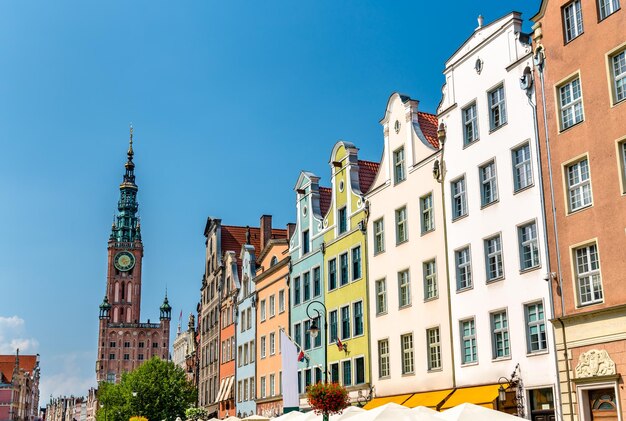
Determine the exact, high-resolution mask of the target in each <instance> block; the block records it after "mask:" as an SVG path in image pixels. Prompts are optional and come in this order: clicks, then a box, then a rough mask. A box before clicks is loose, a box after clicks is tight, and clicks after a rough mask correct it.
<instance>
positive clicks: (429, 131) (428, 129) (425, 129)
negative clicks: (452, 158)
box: [417, 111, 439, 149]
mask: <svg viewBox="0 0 626 421" xmlns="http://www.w3.org/2000/svg"><path fill="white" fill-rule="evenodd" d="M417 121H418V122H419V125H420V128H421V129H422V133H424V136H425V137H426V140H428V143H430V144H431V145H433V146H434V147H435V148H437V149H439V140H438V139H437V127H438V122H437V116H436V115H434V114H429V113H423V112H421V111H420V112H418V113H417Z"/></svg>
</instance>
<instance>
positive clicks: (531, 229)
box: [517, 222, 539, 270]
mask: <svg viewBox="0 0 626 421" xmlns="http://www.w3.org/2000/svg"><path fill="white" fill-rule="evenodd" d="M517 238H518V240H517V241H518V244H519V260H520V270H527V269H531V268H535V267H538V266H539V245H538V243H537V223H536V222H531V223H530V224H526V225H522V226H520V227H518V228H517Z"/></svg>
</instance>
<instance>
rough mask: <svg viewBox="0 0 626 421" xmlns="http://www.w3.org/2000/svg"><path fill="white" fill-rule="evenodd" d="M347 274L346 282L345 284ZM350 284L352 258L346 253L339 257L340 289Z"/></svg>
mask: <svg viewBox="0 0 626 421" xmlns="http://www.w3.org/2000/svg"><path fill="white" fill-rule="evenodd" d="M344 257H345V272H344ZM344 273H345V282H344ZM349 283H350V256H349V253H348V252H347V251H346V252H344V253H341V254H340V255H339V288H341V287H343V286H346V285H348V284H349Z"/></svg>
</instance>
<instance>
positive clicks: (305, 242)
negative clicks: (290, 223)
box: [302, 230, 310, 254]
mask: <svg viewBox="0 0 626 421" xmlns="http://www.w3.org/2000/svg"><path fill="white" fill-rule="evenodd" d="M309 251H310V244H309V230H304V231H302V254H307V253H308V252H309Z"/></svg>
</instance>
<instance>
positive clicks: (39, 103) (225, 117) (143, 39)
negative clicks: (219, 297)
mask: <svg viewBox="0 0 626 421" xmlns="http://www.w3.org/2000/svg"><path fill="white" fill-rule="evenodd" d="M443 5H444V3H441V2H425V1H415V0H413V1H356V0H353V1H349V0H346V1H336V0H310V1H309V0H304V1H298V2H295V1H286V0H285V1H273V0H268V1H262V2H258V1H257V2H252V1H226V2H217V1H209V0H187V1H182V2H174V1H170V2H165V1H155V0H145V1H142V0H135V1H128V0H109V1H106V2H86V1H80V0H75V1H66V0H55V1H30V0H23V1H13V2H3V3H2V4H0V39H1V40H2V42H1V43H0V57H1V59H0V60H1V63H2V65H1V66H0V81H1V83H0V221H2V222H1V223H0V353H7V352H12V351H11V350H12V349H13V348H14V347H15V346H16V345H19V346H20V347H21V348H22V349H23V352H26V353H35V352H38V353H40V354H41V365H42V387H41V389H42V390H41V396H42V399H41V401H40V405H45V403H46V402H47V400H48V398H49V395H50V394H53V395H55V396H56V395H58V394H74V395H81V394H84V393H85V392H86V389H87V387H89V386H90V385H94V383H95V372H94V367H95V359H96V346H97V326H98V317H97V316H98V305H99V304H100V302H101V300H102V296H103V294H104V288H105V274H106V242H107V239H108V234H109V229H110V225H111V221H112V215H113V212H114V211H115V207H116V202H117V198H118V194H119V190H118V185H119V183H120V181H121V176H122V170H123V164H124V161H125V151H126V148H127V141H128V125H129V123H130V122H133V124H134V126H135V140H136V142H135V157H136V159H135V162H136V165H137V168H136V173H137V184H138V185H139V202H140V209H141V218H142V234H143V240H144V246H145V258H144V269H143V270H144V272H143V301H142V310H143V314H142V319H143V320H146V319H148V318H151V319H152V320H156V319H157V318H158V307H159V305H160V303H161V301H162V299H163V295H164V291H165V288H166V286H167V288H168V293H169V298H170V302H171V303H172V305H173V311H172V314H173V315H174V319H175V320H172V322H173V325H174V326H175V325H176V324H177V318H178V314H179V313H180V310H181V309H182V310H183V312H184V314H185V317H184V319H185V320H186V317H187V315H188V314H189V312H191V311H195V305H196V302H197V301H198V299H199V287H200V282H201V278H202V274H203V256H204V238H203V236H202V231H203V228H204V224H205V221H206V217H207V216H209V215H211V216H215V217H220V218H222V220H223V222H224V223H227V224H238V225H254V224H257V223H258V220H259V216H260V215H261V214H264V213H267V214H272V215H274V221H275V224H276V225H278V226H284V225H285V224H286V223H287V222H290V221H292V220H293V219H294V215H293V210H294V193H293V185H294V183H295V181H296V179H297V177H298V174H299V172H300V170H303V169H306V170H310V171H313V172H315V173H317V174H318V175H320V176H321V177H322V183H325V181H326V180H327V179H328V176H327V174H328V172H329V168H328V157H329V154H330V150H331V148H332V145H333V144H334V143H335V142H336V141H337V140H339V139H345V140H350V141H352V142H354V143H355V144H356V145H357V146H358V147H360V148H361V151H360V157H362V158H364V159H370V160H377V159H378V158H379V157H380V154H381V151H382V145H381V143H382V130H381V127H380V125H379V124H378V121H379V119H380V118H381V117H382V115H383V113H384V109H385V105H386V101H387V98H388V97H389V95H390V94H391V93H393V92H394V91H401V92H403V93H406V94H409V95H410V96H412V97H413V98H416V99H418V100H420V109H421V110H423V111H429V112H434V111H435V107H436V105H437V103H438V102H439V99H440V89H441V85H442V83H443V77H442V73H441V72H442V70H443V66H444V62H445V60H446V59H447V58H448V57H449V56H450V55H452V53H453V52H454V51H455V50H456V49H457V48H458V46H459V45H460V44H461V43H462V42H463V41H464V40H465V39H466V38H467V37H468V36H470V35H471V33H472V32H473V30H474V29H475V28H476V26H477V22H476V17H477V16H478V15H479V14H482V15H483V16H484V17H485V22H486V23H489V22H491V21H492V20H494V19H496V18H498V17H500V16H501V15H504V14H506V13H508V12H510V11H511V10H518V11H520V12H522V13H523V17H525V18H526V19H528V18H530V17H531V16H532V15H533V14H534V13H535V11H536V10H537V8H538V6H539V0H531V1H528V0H515V1H512V0H506V1H505V0H481V1H475V2H468V1H459V0H451V1H449V2H447V3H446V4H445V7H442V6H443ZM525 27H526V29H527V30H529V28H530V24H529V23H528V22H527V23H526V24H525ZM183 324H184V323H183ZM173 331H175V328H174V329H173Z"/></svg>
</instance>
